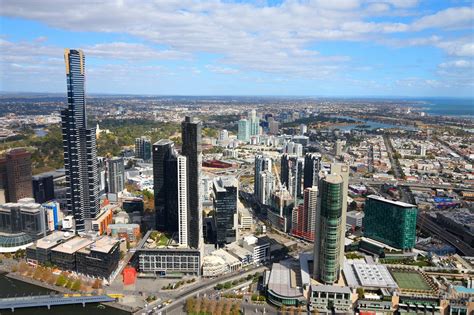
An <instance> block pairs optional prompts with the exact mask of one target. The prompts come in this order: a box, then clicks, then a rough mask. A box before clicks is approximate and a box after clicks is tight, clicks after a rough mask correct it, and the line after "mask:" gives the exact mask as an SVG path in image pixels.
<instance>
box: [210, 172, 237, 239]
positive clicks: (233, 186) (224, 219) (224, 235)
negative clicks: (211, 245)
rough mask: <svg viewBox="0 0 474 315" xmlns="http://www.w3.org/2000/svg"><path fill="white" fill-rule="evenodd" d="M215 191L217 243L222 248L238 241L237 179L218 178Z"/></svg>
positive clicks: (215, 182)
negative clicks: (236, 224)
mask: <svg viewBox="0 0 474 315" xmlns="http://www.w3.org/2000/svg"><path fill="white" fill-rule="evenodd" d="M213 189H214V211H215V214H214V221H215V225H216V243H217V245H218V246H222V245H225V244H228V243H232V242H235V241H236V237H237V230H236V226H235V221H236V213H237V183H236V180H235V178H226V177H221V178H216V179H214V182H213Z"/></svg>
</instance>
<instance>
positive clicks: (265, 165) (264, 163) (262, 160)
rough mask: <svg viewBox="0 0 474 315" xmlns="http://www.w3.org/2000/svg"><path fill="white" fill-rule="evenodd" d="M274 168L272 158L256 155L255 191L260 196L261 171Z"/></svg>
mask: <svg viewBox="0 0 474 315" xmlns="http://www.w3.org/2000/svg"><path fill="white" fill-rule="evenodd" d="M271 170H272V159H271V158H269V157H268V156H264V155H261V154H257V155H255V171H254V175H253V179H254V183H253V191H254V194H255V195H257V196H258V194H259V191H260V172H263V171H270V172H271Z"/></svg>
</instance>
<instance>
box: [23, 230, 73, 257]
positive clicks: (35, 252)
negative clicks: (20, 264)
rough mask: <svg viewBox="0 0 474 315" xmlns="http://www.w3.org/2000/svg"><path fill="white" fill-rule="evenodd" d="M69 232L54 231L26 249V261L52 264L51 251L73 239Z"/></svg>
mask: <svg viewBox="0 0 474 315" xmlns="http://www.w3.org/2000/svg"><path fill="white" fill-rule="evenodd" d="M73 237H74V234H72V233H69V232H62V231H54V232H53V233H51V234H50V235H48V236H46V237H43V238H41V239H39V240H38V241H37V242H36V243H35V244H33V245H31V246H29V247H27V248H26V259H27V261H28V262H30V263H36V264H38V263H39V264H45V263H48V262H49V263H51V250H52V249H53V248H54V247H56V246H58V245H59V244H61V243H64V242H66V241H68V240H69V239H71V238H73Z"/></svg>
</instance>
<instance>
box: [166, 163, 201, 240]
mask: <svg viewBox="0 0 474 315" xmlns="http://www.w3.org/2000/svg"><path fill="white" fill-rule="evenodd" d="M170 161H172V160H170ZM173 164H174V163H173ZM187 176H188V175H187V159H186V157H185V156H182V155H178V156H177V157H176V178H177V184H176V186H177V198H176V200H177V203H178V205H177V218H175V215H174V214H171V215H169V216H168V221H170V222H171V223H172V224H175V222H176V221H177V222H178V242H179V244H180V245H184V246H188V245H189V243H188V240H189V228H190V227H189V225H188V222H189V220H188V182H187V178H188V177H187ZM170 202H173V201H172V200H171V199H170V197H168V203H170ZM168 208H171V207H170V206H168ZM176 219H177V220H176ZM201 228H202V227H201ZM200 237H202V232H201V236H200Z"/></svg>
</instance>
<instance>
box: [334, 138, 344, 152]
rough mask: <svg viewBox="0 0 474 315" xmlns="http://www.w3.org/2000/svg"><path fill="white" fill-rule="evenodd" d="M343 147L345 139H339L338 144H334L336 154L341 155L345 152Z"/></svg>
mask: <svg viewBox="0 0 474 315" xmlns="http://www.w3.org/2000/svg"><path fill="white" fill-rule="evenodd" d="M343 149H344V141H342V140H340V139H337V140H336V144H335V146H334V154H335V155H336V156H341V155H342V153H343Z"/></svg>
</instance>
